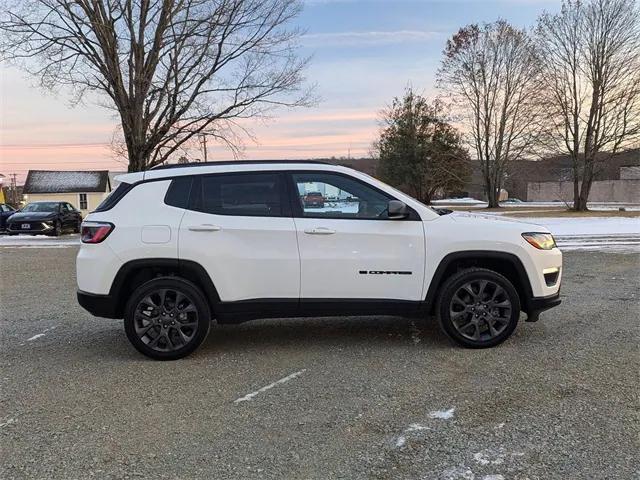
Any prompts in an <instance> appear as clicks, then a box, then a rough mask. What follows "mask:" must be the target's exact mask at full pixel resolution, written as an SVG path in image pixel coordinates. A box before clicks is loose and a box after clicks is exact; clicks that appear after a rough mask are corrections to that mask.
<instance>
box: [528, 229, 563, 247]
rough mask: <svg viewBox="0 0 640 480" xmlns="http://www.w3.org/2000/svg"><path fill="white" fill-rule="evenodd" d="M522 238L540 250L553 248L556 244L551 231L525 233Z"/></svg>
mask: <svg viewBox="0 0 640 480" xmlns="http://www.w3.org/2000/svg"><path fill="white" fill-rule="evenodd" d="M522 238H524V239H525V240H526V241H527V242H529V243H530V244H531V245H533V246H534V247H536V248H537V249H538V250H551V249H552V248H555V246H556V241H555V239H554V238H553V235H551V234H550V233H535V232H531V233H523V234H522Z"/></svg>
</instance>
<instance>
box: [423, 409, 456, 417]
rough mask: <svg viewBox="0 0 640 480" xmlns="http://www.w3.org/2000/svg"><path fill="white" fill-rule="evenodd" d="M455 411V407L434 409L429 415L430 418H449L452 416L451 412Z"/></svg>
mask: <svg viewBox="0 0 640 480" xmlns="http://www.w3.org/2000/svg"><path fill="white" fill-rule="evenodd" d="M455 411H456V409H455V407H454V408H450V409H449V410H436V411H435V412H431V413H430V414H429V417H431V418H439V419H440V420H449V419H450V418H453V413H454V412H455Z"/></svg>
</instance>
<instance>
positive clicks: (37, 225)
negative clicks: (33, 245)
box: [7, 220, 53, 233]
mask: <svg viewBox="0 0 640 480" xmlns="http://www.w3.org/2000/svg"><path fill="white" fill-rule="evenodd" d="M24 227H26V228H24ZM52 230H53V222H52V221H50V220H47V221H45V222H42V221H33V220H30V221H29V220H28V221H25V222H20V221H17V222H11V223H8V224H7V231H8V232H9V233H49V232H51V231H52Z"/></svg>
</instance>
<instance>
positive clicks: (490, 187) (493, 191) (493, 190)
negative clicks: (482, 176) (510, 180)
mask: <svg viewBox="0 0 640 480" xmlns="http://www.w3.org/2000/svg"><path fill="white" fill-rule="evenodd" d="M485 194H486V195H487V202H489V208H499V207H500V202H499V200H500V188H498V187H497V186H496V185H495V183H494V182H493V180H492V179H488V180H487V181H485Z"/></svg>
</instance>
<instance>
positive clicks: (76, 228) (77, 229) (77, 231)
mask: <svg viewBox="0 0 640 480" xmlns="http://www.w3.org/2000/svg"><path fill="white" fill-rule="evenodd" d="M80 225H82V220H80V221H78V223H76V225H75V226H74V227H73V233H80V230H81V228H80Z"/></svg>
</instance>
